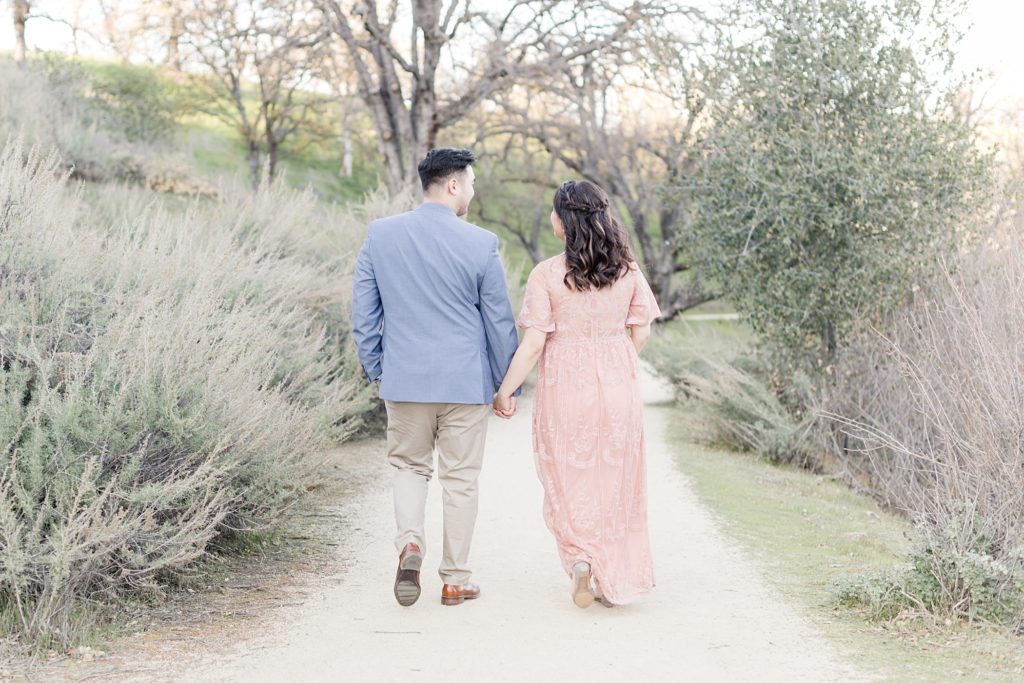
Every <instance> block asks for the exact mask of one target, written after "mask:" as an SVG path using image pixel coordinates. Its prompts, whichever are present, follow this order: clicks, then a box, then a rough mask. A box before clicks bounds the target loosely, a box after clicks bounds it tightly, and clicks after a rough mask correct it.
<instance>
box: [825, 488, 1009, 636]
mask: <svg viewBox="0 0 1024 683" xmlns="http://www.w3.org/2000/svg"><path fill="white" fill-rule="evenodd" d="M959 510H960V515H959V517H958V518H957V519H955V520H953V521H951V522H950V524H949V525H947V526H946V527H944V528H942V529H941V530H938V531H936V530H934V529H933V528H931V527H930V526H921V527H919V532H918V534H919V540H918V543H917V546H916V548H915V549H914V551H913V552H912V553H911V554H910V556H909V558H908V563H907V565H906V566H903V567H898V568H893V569H888V570H884V571H878V572H871V573H866V574H860V575H856V576H851V577H844V578H842V579H840V580H838V581H837V582H836V583H835V586H834V593H835V596H836V600H837V601H838V602H839V604H841V605H844V606H847V607H862V608H865V609H867V610H868V613H869V615H870V616H871V617H873V618H876V619H892V618H895V617H897V616H900V615H902V614H904V613H908V612H916V613H921V614H933V615H937V616H939V617H942V618H946V619H950V620H952V621H959V620H961V619H966V620H967V621H973V620H976V619H977V620H982V621H986V622H992V623H999V624H1005V625H1014V624H1015V623H1016V622H1017V620H1019V619H1020V617H1021V613H1022V609H1024V562H1022V559H1024V558H1020V557H1007V556H1005V555H1004V556H1002V557H999V556H997V555H1000V554H1001V553H999V550H998V547H997V545H996V544H995V542H994V539H993V537H992V536H991V535H989V534H988V533H987V532H986V531H985V529H984V528H983V524H984V523H983V521H982V519H981V517H980V516H979V515H978V514H977V512H976V511H975V510H974V507H973V506H972V505H971V504H969V503H961V504H960V505H959ZM965 541H966V542H967V545H964V543H965Z"/></svg>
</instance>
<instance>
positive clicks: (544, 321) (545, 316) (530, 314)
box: [516, 263, 555, 332]
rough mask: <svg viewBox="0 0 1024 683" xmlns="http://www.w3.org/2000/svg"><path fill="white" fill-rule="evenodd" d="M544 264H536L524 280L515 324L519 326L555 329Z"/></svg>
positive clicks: (545, 329) (545, 330) (543, 329)
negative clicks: (521, 300) (524, 291)
mask: <svg viewBox="0 0 1024 683" xmlns="http://www.w3.org/2000/svg"><path fill="white" fill-rule="evenodd" d="M542 268H544V264H543V263H541V264H538V265H537V266H536V267H534V269H533V270H532V271H531V272H530V277H529V278H528V279H527V280H526V295H525V296H524V297H523V308H522V310H520V311H519V319H518V320H516V324H517V325H519V327H522V328H524V329H525V328H527V327H533V328H536V329H538V330H540V331H541V332H554V331H555V318H554V314H553V313H552V310H551V295H550V294H549V293H548V286H547V277H546V274H545V273H544V271H543V270H542Z"/></svg>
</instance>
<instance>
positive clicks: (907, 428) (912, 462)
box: [821, 214, 1024, 621]
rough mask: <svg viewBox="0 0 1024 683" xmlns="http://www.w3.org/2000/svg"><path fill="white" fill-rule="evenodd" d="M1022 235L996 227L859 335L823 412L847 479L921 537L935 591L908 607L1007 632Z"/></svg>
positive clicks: (923, 571)
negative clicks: (989, 621) (1001, 624)
mask: <svg viewBox="0 0 1024 683" xmlns="http://www.w3.org/2000/svg"><path fill="white" fill-rule="evenodd" d="M1021 227H1024V220H1022V217H1021V215H1020V214H1018V215H1016V217H1015V218H1013V219H1011V220H1007V221H1005V222H1003V223H1002V225H1001V226H1000V228H999V229H997V230H996V231H994V232H993V233H992V235H991V236H990V238H989V239H987V240H985V241H984V242H983V243H982V244H981V245H980V246H979V247H978V248H977V249H975V250H973V251H971V252H970V253H969V254H967V255H966V256H964V257H963V258H962V259H961V261H960V262H959V263H958V264H957V267H956V268H955V269H949V270H948V271H947V272H945V273H944V274H943V275H942V276H941V277H940V278H938V280H937V281H936V282H935V283H934V284H933V285H932V286H931V287H929V288H927V290H926V291H922V292H919V293H918V296H917V297H916V300H915V301H914V303H913V304H912V305H911V306H910V307H909V308H907V309H906V310H905V311H903V312H902V313H900V314H899V315H897V316H896V317H895V319H894V320H893V321H892V322H891V324H890V325H888V326H887V327H886V329H885V330H884V331H883V332H876V333H872V334H865V335H863V336H862V337H861V338H860V339H859V340H858V341H857V343H855V344H853V345H852V346H851V348H849V349H848V350H847V351H846V352H845V353H844V354H843V356H842V358H841V359H840V361H839V362H838V363H837V366H836V367H837V369H838V376H837V378H836V381H835V382H834V384H833V385H832V386H831V387H830V390H829V392H828V395H827V396H826V397H825V399H824V400H823V405H822V406H821V412H822V415H823V416H824V418H825V424H826V425H827V427H828V432H829V433H830V434H831V436H832V443H833V446H834V448H833V450H834V452H835V454H836V456H837V458H838V460H839V462H840V463H842V465H843V467H844V469H845V472H846V474H847V476H848V478H849V480H850V481H851V482H853V483H854V484H855V485H857V486H858V487H860V488H862V489H865V490H867V491H869V492H871V493H873V494H875V495H876V496H878V497H879V498H880V499H881V500H882V501H884V502H885V503H887V504H888V505H890V506H892V507H894V508H895V509H897V510H900V511H902V512H904V513H905V514H907V515H908V516H909V517H910V518H912V519H913V520H914V521H915V522H917V523H918V525H919V529H920V531H921V536H922V539H923V540H922V546H921V548H920V549H919V551H918V552H917V553H916V554H915V555H914V557H913V558H911V559H912V565H913V568H914V571H915V572H916V574H917V575H918V579H919V580H916V581H915V582H916V583H921V582H922V581H926V580H927V579H928V578H929V577H930V579H931V580H932V581H933V584H934V590H933V591H932V592H931V593H929V594H928V595H931V597H926V596H924V595H923V593H921V592H918V593H917V594H915V599H916V600H917V601H918V602H920V603H921V605H922V606H924V607H927V608H928V609H929V610H931V611H938V612H942V613H945V614H948V615H951V616H964V617H967V618H973V617H976V616H984V617H987V618H996V615H1000V616H998V618H999V620H1002V621H1006V620H1007V619H1010V618H1011V617H1010V616H1009V615H1010V614H1011V613H1012V618H1014V619H1015V618H1017V617H1018V615H1019V613H1020V607H1021V605H1022V604H1024V601H1022V600H1021V590H1022V586H1024V580H1022V577H1024V571H1022V564H1021V549H1022V548H1024V340H1022V336H1021V335H1022V332H1024V307H1022V306H1021V303H1020V302H1021V301H1022V300H1024V243H1022V241H1021V233H1020V229H1021ZM922 576H923V578H922ZM905 592H909V593H912V591H905Z"/></svg>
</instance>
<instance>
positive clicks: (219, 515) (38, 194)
mask: <svg viewBox="0 0 1024 683" xmlns="http://www.w3.org/2000/svg"><path fill="white" fill-rule="evenodd" d="M61 167H62V164H61V162H60V159H59V158H58V157H57V156H56V154H50V155H46V154H42V153H40V151H39V150H38V149H28V148H26V147H25V146H24V145H22V144H21V143H18V142H8V144H7V145H6V146H5V147H4V149H3V152H2V154H0V320H3V326H2V327H0V363H2V371H0V402H2V405H3V408H2V410H0V444H2V445H0V448H2V449H3V450H2V451H0V611H2V612H5V613H6V614H7V618H6V621H8V622H13V623H15V624H16V628H17V629H18V631H20V633H21V634H22V635H24V636H27V637H29V638H31V639H35V640H37V641H38V640H39V639H51V640H53V641H56V642H58V643H67V642H68V640H70V639H72V638H73V637H74V635H75V632H76V625H77V621H76V620H77V616H76V615H77V614H79V609H78V608H79V607H80V606H81V605H82V604H83V603H85V602H89V601H92V600H97V599H100V600H107V599H110V598H114V597H116V596H118V595H120V594H122V593H125V592H138V591H150V590H159V587H160V585H161V583H162V582H163V581H164V580H165V579H167V578H169V577H173V576H174V574H176V573H180V572H184V571H188V570H189V569H190V568H191V567H193V566H194V563H195V560H196V559H197V558H199V557H201V556H202V555H203V553H204V552H206V550H207V548H208V546H209V544H210V543H211V541H213V540H214V539H216V538H217V537H219V536H223V535H225V534H231V533H235V532H238V531H240V530H252V529H259V528H265V527H267V526H268V525H272V524H274V523H276V522H278V521H279V520H280V519H281V518H282V516H283V515H284V514H285V513H286V512H287V511H288V510H289V509H290V508H291V507H292V506H294V505H295V504H296V502H297V501H299V500H300V498H301V495H302V493H303V492H304V491H305V490H306V489H307V487H309V486H310V485H311V484H313V483H315V482H316V480H317V477H318V473H317V470H316V467H317V463H318V454H319V453H321V452H322V451H323V449H324V448H325V447H326V446H327V445H329V444H330V443H331V441H332V440H337V439H341V438H344V437H345V436H347V435H349V434H351V433H352V431H353V430H354V429H356V428H357V427H358V425H359V420H360V415H361V414H362V413H363V412H364V411H365V410H366V409H367V407H368V405H369V398H370V397H369V393H368V391H369V390H368V389H367V387H366V385H365V381H364V380H363V378H362V376H361V372H360V370H359V366H358V363H357V361H356V359H355V356H354V352H353V351H352V348H351V346H352V345H351V343H350V342H349V338H348V334H349V330H348V323H347V321H348V289H349V286H350V285H349V282H350V272H349V271H350V269H351V261H352V255H353V254H354V251H355V249H356V248H357V247H358V244H359V242H360V239H361V235H362V233H363V230H364V225H365V221H366V220H367V219H369V218H372V217H374V216H375V215H376V214H378V213H391V212H394V211H395V210H396V208H395V206H394V205H392V204H389V203H388V202H387V201H385V200H384V199H382V198H371V199H370V200H369V201H368V202H367V204H366V205H365V206H363V207H361V208H358V209H353V210H351V211H346V210H342V209H337V208H332V207H327V206H324V205H322V204H319V203H317V202H316V201H314V199H313V197H311V196H310V195H309V194H306V193H301V192H294V191H286V190H283V189H281V188H279V187H264V188H263V189H262V190H261V191H260V192H259V193H257V194H256V195H252V194H251V193H249V192H242V193H233V192H231V191H230V188H227V189H225V190H224V192H223V199H222V200H220V201H217V202H210V201H203V200H197V201H191V202H185V201H184V200H172V199H168V200H160V199H159V198H156V199H154V195H152V194H151V193H146V192H144V191H143V190H140V189H134V188H130V187H124V186H95V185H93V186H79V187H78V188H77V189H76V188H73V187H71V186H69V185H68V181H67V179H66V175H64V176H62V175H60V174H59V169H60V168H61ZM86 197H87V198H88V201H85V198H86Z"/></svg>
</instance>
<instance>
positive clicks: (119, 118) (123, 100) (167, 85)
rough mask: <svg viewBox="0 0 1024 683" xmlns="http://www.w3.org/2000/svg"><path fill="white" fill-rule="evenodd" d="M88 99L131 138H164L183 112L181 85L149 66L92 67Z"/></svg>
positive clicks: (133, 139)
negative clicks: (89, 96)
mask: <svg viewBox="0 0 1024 683" xmlns="http://www.w3.org/2000/svg"><path fill="white" fill-rule="evenodd" d="M90 86H91V93H90V94H91V98H90V99H91V101H92V102H93V103H94V104H95V106H96V107H97V109H98V110H99V111H100V112H101V113H102V115H103V117H104V118H105V119H106V121H108V122H109V124H108V125H110V126H113V127H115V129H116V130H118V131H120V132H121V133H122V134H123V135H124V137H125V138H126V139H127V140H130V141H133V142H146V143H156V142H166V141H168V140H170V139H171V138H172V137H173V136H174V134H175V132H176V131H177V129H178V127H179V124H180V119H181V117H182V115H183V114H184V113H185V99H184V94H183V91H182V88H181V87H180V86H179V85H178V84H177V83H176V82H175V81H174V80H172V79H170V78H166V77H163V76H161V75H160V74H158V73H156V72H155V71H154V70H153V69H152V68H151V67H145V66H135V65H131V64H103V65H100V66H97V67H95V68H94V69H92V70H91V77H90Z"/></svg>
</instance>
